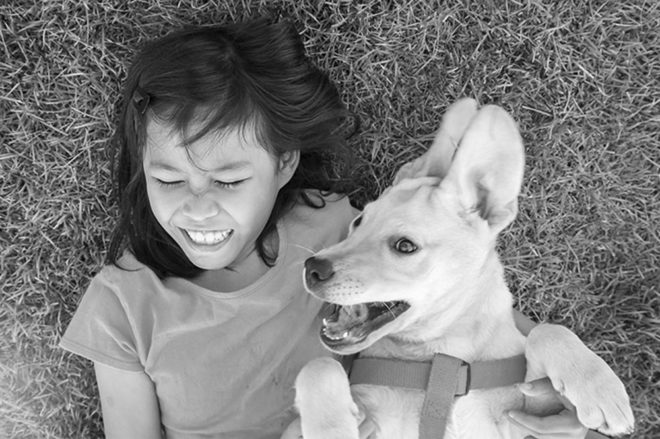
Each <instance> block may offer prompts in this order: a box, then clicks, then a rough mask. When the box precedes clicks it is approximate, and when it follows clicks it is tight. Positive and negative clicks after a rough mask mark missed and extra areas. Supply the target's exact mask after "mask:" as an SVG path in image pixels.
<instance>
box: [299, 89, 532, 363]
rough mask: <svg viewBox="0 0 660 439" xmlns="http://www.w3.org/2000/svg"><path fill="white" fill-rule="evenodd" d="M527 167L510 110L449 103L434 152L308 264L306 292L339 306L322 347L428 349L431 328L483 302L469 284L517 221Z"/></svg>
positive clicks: (326, 321) (406, 167)
mask: <svg viewBox="0 0 660 439" xmlns="http://www.w3.org/2000/svg"><path fill="white" fill-rule="evenodd" d="M523 162H524V153H523V147H522V141H521V138H520V135H519V133H518V129H517V127H516V124H515V122H514V121H513V119H512V118H511V117H510V116H509V115H508V114H507V113H506V112H505V111H504V110H502V109H501V108H499V107H496V106H486V107H483V108H482V109H480V110H478V109H477V106H476V103H475V102H474V101H473V100H467V99H466V100H461V101H459V102H457V103H456V104H454V105H453V106H451V107H450V108H449V109H448V110H447V113H446V114H445V116H444V118H443V123H442V125H441V128H440V130H439V131H438V134H437V135H436V139H435V141H434V142H433V145H432V146H431V148H430V149H429V150H428V151H427V152H426V153H425V154H424V155H422V156H421V157H420V158H418V159H417V160H415V161H413V162H411V163H408V164H406V165H404V166H403V167H402V168H401V170H400V171H399V172H398V174H397V176H396V177H395V181H394V184H393V186H392V187H390V188H388V189H387V190H386V191H385V192H384V193H383V194H382V195H381V196H380V197H379V198H378V199H377V200H376V201H374V202H372V203H370V204H368V205H367V206H366V207H365V209H364V211H363V212H362V214H361V215H360V216H358V217H357V218H355V220H354V221H353V223H352V224H351V227H350V233H349V236H348V237H347V239H346V240H344V241H343V242H341V243H339V244H337V245H335V246H332V247H330V248H328V249H325V250H322V251H320V252H319V253H317V254H316V255H315V256H314V257H312V258H310V259H308V260H307V261H306V262H305V273H304V280H305V287H306V288H307V290H308V291H309V292H310V293H311V294H313V295H314V296H316V297H318V298H320V299H322V300H324V301H326V302H329V303H331V304H334V305H336V306H335V307H334V311H333V312H332V314H331V315H329V316H328V317H326V318H325V319H324V324H323V328H322V330H321V340H322V341H323V343H324V344H325V345H326V346H327V347H328V348H329V349H331V350H333V351H335V352H338V353H341V354H350V353H355V352H358V351H360V350H362V349H364V348H366V347H368V346H370V345H371V344H373V343H374V342H375V341H377V340H379V339H381V338H382V337H384V336H386V335H390V336H399V337H401V338H403V339H408V340H415V341H422V342H423V340H422V339H420V338H421V337H422V336H421V335H420V334H421V333H422V332H424V331H423V330H422V328H423V327H424V325H428V324H429V323H432V324H433V325H434V327H435V328H438V327H442V326H443V325H449V324H452V323H453V320H455V316H456V315H457V314H460V312H461V310H463V311H465V310H467V309H469V306H470V303H473V302H474V301H477V300H481V299H480V298H479V297H476V296H475V294H471V293H470V292H469V290H470V289H471V283H474V282H477V281H478V280H477V279H478V278H479V276H480V272H481V271H483V269H484V264H486V263H487V261H488V260H489V258H492V257H495V258H496V256H494V245H495V244H494V243H495V238H496V236H497V234H498V233H499V232H500V231H501V230H502V229H503V228H504V227H506V226H507V225H508V224H509V223H510V222H511V221H512V220H513V219H514V217H515V215H516V212H517V201H516V200H517V196H518V192H519V190H520V185H521V182H522V174H523V166H524V163H523ZM482 287H483V286H482ZM472 289H474V288H472ZM429 319H433V322H429Z"/></svg>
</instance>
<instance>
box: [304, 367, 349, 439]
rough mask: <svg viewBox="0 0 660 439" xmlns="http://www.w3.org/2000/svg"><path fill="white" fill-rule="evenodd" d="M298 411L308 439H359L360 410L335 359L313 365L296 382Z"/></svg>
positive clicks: (344, 374) (305, 436) (305, 369)
mask: <svg viewBox="0 0 660 439" xmlns="http://www.w3.org/2000/svg"><path fill="white" fill-rule="evenodd" d="M296 407H297V408H298V411H299V413H300V419H301V423H302V433H303V437H304V438H305V439H358V437H359V434H358V421H357V418H358V408H357V406H356V405H355V402H353V398H352V397H351V391H350V385H349V382H348V377H347V376H346V373H345V372H344V369H343V367H342V366H341V364H339V362H337V361H335V360H333V359H332V358H317V359H315V360H312V361H310V362H309V363H308V364H307V365H305V367H303V369H302V370H301V371H300V373H299V374H298V377H297V378H296Z"/></svg>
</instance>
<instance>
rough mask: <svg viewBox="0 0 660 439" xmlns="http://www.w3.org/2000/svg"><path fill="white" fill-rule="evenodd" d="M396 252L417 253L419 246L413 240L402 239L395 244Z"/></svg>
mask: <svg viewBox="0 0 660 439" xmlns="http://www.w3.org/2000/svg"><path fill="white" fill-rule="evenodd" d="M394 250H396V251H397V252H399V253H405V254H410V253H415V252H416V251H417V246H416V245H415V243H414V242H412V241H411V240H409V239H406V238H401V239H399V240H398V241H397V242H395V243H394Z"/></svg>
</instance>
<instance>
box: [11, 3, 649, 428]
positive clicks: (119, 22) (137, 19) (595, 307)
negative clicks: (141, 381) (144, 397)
mask: <svg viewBox="0 0 660 439" xmlns="http://www.w3.org/2000/svg"><path fill="white" fill-rule="evenodd" d="M659 7H660V4H659V3H658V2H656V1H643V0H631V1H627V2H620V1H606V0H599V1H578V0H558V1H549V0H539V1H522V0H507V1H501V2H493V1H472V2H469V1H462V2H456V1H449V2H439V1H431V0H428V1H423V0H402V1H397V2H393V1H377V0H367V1H343V0H334V1H328V2H320V1H318V2H317V1H315V0H300V1H295V2H294V1H288V2H287V1H281V0H280V1H265V0H263V1H259V0H253V1H250V0H240V1H239V0H235V1H234V2H223V1H210V2H206V1H197V0H194V1H173V0H159V1H153V2H152V1H142V0H135V1H130V2H118V1H110V0H99V1H82V0H81V1H73V0H33V1H29V0H23V1H20V0H5V1H3V2H2V5H0V141H1V149H0V166H1V172H0V221H1V224H2V227H1V228H0V264H1V268H2V270H1V272H0V288H1V294H2V302H1V304H0V437H3V438H4V437H7V438H67V439H68V438H89V437H100V436H101V435H102V433H101V418H100V411H99V406H98V400H97V396H96V389H95V383H94V378H93V374H92V372H91V364H90V363H89V362H87V361H86V360H82V359H80V358H76V357H74V356H71V355H69V354H67V353H65V352H63V351H61V350H60V349H58V348H57V346H56V345H57V343H58V339H59V336H60V335H61V333H62V332H63V330H64V329H65V328H66V325H67V324H68V322H69V320H70V318H71V315H72V313H73V312H74V310H75V308H76V304H77V302H78V300H79V299H80V297H81V295H82V293H83V292H84V290H85V287H86V285H87V283H88V282H89V279H90V277H91V276H93V275H94V274H95V273H96V272H97V271H98V270H99V268H100V266H101V263H102V260H103V256H104V252H105V250H106V246H107V242H108V237H109V232H110V230H111V228H112V224H113V221H114V220H113V218H114V215H115V213H116V207H115V206H114V205H113V203H112V202H111V201H110V199H109V196H108V193H109V188H110V184H109V171H108V164H107V161H106V157H105V154H104V145H105V144H106V141H107V139H108V137H109V136H110V134H111V131H112V127H113V123H114V120H115V101H116V99H117V97H118V93H119V89H120V86H121V82H122V79H123V78H124V75H125V71H126V67H127V64H128V63H129V61H130V59H131V56H132V54H133V53H134V50H135V48H136V47H137V46H138V45H139V44H140V43H141V42H143V41H145V40H146V39H148V38H152V37H156V36H159V35H163V34H164V33H166V32H168V31H170V30H172V29H175V28H179V27H180V26H182V25H184V24H211V23H218V22H223V21H226V20H230V19H240V18H242V17H247V16H250V15H254V14H257V13H262V14H263V13H267V14H270V15H275V16H278V15H281V16H283V17H289V18H291V19H292V20H294V21H295V22H296V23H297V25H298V27H299V29H300V31H301V32H302V34H303V37H304V40H305V42H306V46H307V48H308V52H309V54H310V55H311V56H312V57H313V58H314V59H315V60H316V62H317V63H318V64H319V65H320V66H321V67H323V68H324V69H327V70H328V71H329V72H330V74H331V76H332V77H333V78H334V79H335V80H336V81H337V82H338V83H339V86H340V88H341V90H342V93H343V97H344V99H345V102H346V103H347V105H348V106H349V107H350V108H351V109H352V110H353V111H354V112H355V113H356V114H357V115H359V117H360V119H361V121H362V128H361V131H360V133H359V135H358V136H356V137H355V138H354V139H353V141H352V142H353V145H354V147H355V148H356V150H357V152H358V158H359V162H358V163H357V165H358V169H357V171H356V172H355V174H354V175H353V184H354V188H355V189H354V191H352V193H351V197H352V198H353V199H354V200H355V201H356V203H358V204H362V203H364V202H365V201H366V200H368V199H371V198H373V197H375V196H376V195H377V194H378V193H379V192H380V191H381V190H382V189H383V188H384V187H386V186H387V185H388V183H389V182H390V179H391V178H392V176H393V174H394V171H395V170H396V168H397V167H398V166H400V165H401V164H402V163H404V162H405V161H406V160H409V159H411V158H413V157H415V156H416V155H418V154H420V153H421V152H422V151H423V150H424V149H425V147H426V146H427V145H428V142H429V141H430V139H431V138H432V134H433V132H434V130H435V129H436V128H437V127H438V124H439V121H440V116H441V114H442V113H443V111H444V109H445V108H446V107H447V105H448V104H450V103H451V102H452V101H454V100H455V99H457V98H459V97H461V96H470V97H474V98H476V99H477V100H478V101H479V102H481V103H497V104H499V105H502V106H504V107H505V108H507V109H508V110H510V111H511V112H512V113H513V114H514V116H515V118H516V119H517V120H518V121H519V123H520V126H521V130H522V132H523V137H524V140H525V143H526V147H527V153H528V157H527V165H526V175H525V186H524V188H523V194H522V197H521V202H520V206H521V213H520V215H519V217H518V219H517V221H516V222H515V223H514V224H513V226H512V227H510V228H509V229H508V230H507V232H506V234H505V236H504V238H503V239H502V241H501V247H502V252H503V255H504V259H505V264H506V265H507V266H508V267H510V269H509V270H508V274H507V275H508V278H509V279H510V283H511V286H512V289H513V291H514V292H515V294H516V295H517V300H518V306H519V308H520V309H521V310H522V311H523V312H525V313H527V314H528V315H530V316H532V317H534V318H535V319H538V320H550V321H553V322H557V323H561V324H564V325H567V326H568V327H570V328H572V329H573V330H574V331H575V332H576V333H577V334H578V335H579V336H580V337H581V338H582V339H583V340H584V341H585V342H586V343H587V344H588V345H589V346H590V347H591V348H592V349H594V350H595V351H596V352H597V353H599V354H600V355H602V356H603V358H605V360H606V361H607V362H608V363H609V364H611V365H612V367H613V368H614V369H615V371H616V372H617V373H618V374H619V376H620V377H621V378H622V379H623V381H624V382H625V384H626V387H627V389H628V392H629V393H630V395H631V397H632V402H633V406H634V411H635V415H636V417H637V420H638V423H637V431H636V433H635V434H633V436H632V437H635V438H647V439H652V438H657V437H660V384H659V383H660V360H659V356H660V317H659V315H660V297H659V294H660V290H659V285H660V274H659V270H658V267H659V266H660V237H659V232H658V230H659V229H660V226H659V225H660V195H659V189H660V112H659V108H660V105H659V104H660V83H659V78H660V10H659Z"/></svg>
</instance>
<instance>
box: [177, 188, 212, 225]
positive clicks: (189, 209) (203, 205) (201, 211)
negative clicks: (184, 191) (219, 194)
mask: <svg viewBox="0 0 660 439" xmlns="http://www.w3.org/2000/svg"><path fill="white" fill-rule="evenodd" d="M182 210H183V213H184V215H186V216H188V217H189V218H190V219H192V220H194V221H203V220H205V219H208V218H212V217H214V216H215V215H217V214H218V213H220V205H219V204H218V203H217V201H216V200H214V199H213V197H212V196H210V194H208V193H204V194H201V195H190V196H189V197H188V199H187V200H186V202H185V203H184V204H183V209H182Z"/></svg>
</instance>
